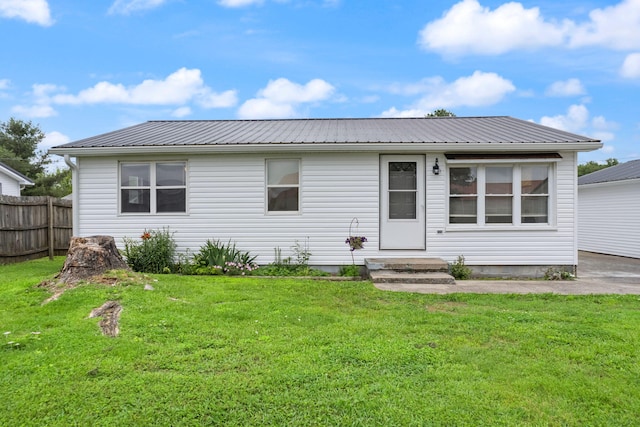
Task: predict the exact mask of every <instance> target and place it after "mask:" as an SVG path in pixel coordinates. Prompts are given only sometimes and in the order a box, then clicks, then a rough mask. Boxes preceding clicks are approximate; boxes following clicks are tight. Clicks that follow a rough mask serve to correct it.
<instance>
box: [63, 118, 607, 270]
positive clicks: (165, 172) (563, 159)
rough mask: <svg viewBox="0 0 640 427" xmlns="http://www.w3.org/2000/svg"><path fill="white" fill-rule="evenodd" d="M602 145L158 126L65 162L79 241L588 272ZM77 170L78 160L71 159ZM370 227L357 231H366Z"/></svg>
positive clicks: (337, 122) (338, 126)
mask: <svg viewBox="0 0 640 427" xmlns="http://www.w3.org/2000/svg"><path fill="white" fill-rule="evenodd" d="M600 147H601V144H600V142H599V141H597V140H594V139H591V138H588V137H584V136H579V135H575V134H571V133H567V132H563V131H560V130H556V129H552V128H548V127H545V126H540V125H538V124H535V123H532V122H529V121H523V120H518V119H515V118H511V117H468V118H466V117H446V118H445V117H439V118H401V119H397V118H389V119H386V118H385V119H381V118H377V119H296V120H208V121H150V122H147V123H142V124H139V125H136V126H132V127H129V128H125V129H121V130H117V131H114V132H110V133H107V134H103V135H99V136H95V137H91V138H87V139H83V140H80V141H76V142H72V143H68V144H65V145H61V146H58V147H54V148H53V149H51V153H54V154H58V155H63V156H65V159H66V160H67V162H68V163H69V164H70V165H72V166H71V167H72V169H73V197H74V200H73V204H74V221H73V224H74V225H73V226H74V234H75V235H82V236H86V235H95V234H108V235H112V236H114V237H115V238H116V241H117V242H118V244H120V245H121V244H122V238H123V237H137V236H140V235H141V233H142V232H143V231H144V230H145V229H153V228H162V227H169V229H170V230H171V231H172V232H174V233H175V234H174V238H175V240H176V242H177V244H178V247H179V249H181V250H185V249H187V248H189V249H190V250H191V251H192V252H193V251H197V250H198V249H199V247H200V246H201V245H202V244H204V242H205V241H206V240H207V239H221V240H223V241H227V240H229V239H230V240H232V241H234V242H236V243H237V245H238V247H239V248H241V249H243V250H247V251H250V252H251V253H252V254H254V255H258V262H259V263H263V264H265V263H269V262H272V261H273V256H274V249H275V248H281V249H282V252H283V256H286V255H287V251H288V250H289V248H291V247H292V246H293V245H294V244H295V242H296V241H298V242H300V243H304V242H308V245H309V250H310V252H311V254H312V255H311V260H310V263H311V264H312V265H316V266H327V267H328V266H333V267H335V266H338V265H343V264H349V263H351V254H350V252H349V248H348V246H347V245H346V244H345V239H346V238H347V237H348V235H349V226H350V223H352V220H353V219H354V218H357V223H358V224H359V226H358V227H357V230H353V229H352V231H351V233H352V234H358V235H361V236H365V237H366V238H367V240H368V242H367V243H366V244H365V247H364V249H362V250H358V251H355V256H356V262H357V263H363V262H364V259H365V258H371V257H439V258H442V259H444V260H446V261H453V260H455V259H456V258H457V256H459V255H463V256H464V257H465V259H466V263H467V265H469V266H472V267H474V269H475V270H476V271H477V272H486V273H487V274H495V273H493V272H494V271H504V269H508V270H509V271H511V270H513V271H518V270H522V271H528V272H529V273H530V274H536V273H539V272H540V271H544V270H542V269H545V268H547V267H548V266H563V267H568V268H575V266H576V265H577V262H578V258H577V252H578V247H577V231H576V207H577V197H576V194H577V178H576V175H577V173H576V168H577V153H578V152H579V151H589V150H595V149H598V148H600ZM71 157H75V163H74V162H73V161H72V160H71ZM354 224H355V222H354Z"/></svg>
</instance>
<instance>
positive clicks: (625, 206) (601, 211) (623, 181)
mask: <svg viewBox="0 0 640 427" xmlns="http://www.w3.org/2000/svg"><path fill="white" fill-rule="evenodd" d="M578 248H579V249H580V250H583V251H589V252H598V253H603V254H610V255H620V256H626V257H633V258H640V159H639V160H633V161H630V162H626V163H623V164H620V165H616V166H611V167H608V168H606V169H601V170H599V171H596V172H592V173H590V174H588V175H584V176H581V177H580V178H578Z"/></svg>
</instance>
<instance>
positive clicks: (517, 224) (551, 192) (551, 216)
mask: <svg viewBox="0 0 640 427" xmlns="http://www.w3.org/2000/svg"><path fill="white" fill-rule="evenodd" d="M558 161H559V159H558V160H556V159H545V160H544V161H541V160H540V159H531V160H526V159H518V160H517V161H516V160H513V159H503V160H500V159H487V160H482V159H478V160H449V161H448V162H447V167H448V168H458V167H460V168H464V167H475V168H477V174H478V177H477V179H478V181H477V193H476V197H477V204H476V223H475V224H452V223H449V215H450V211H449V209H450V207H449V204H450V200H451V197H452V195H451V191H450V178H449V176H450V175H449V171H448V170H447V171H446V176H447V181H446V183H447V184H446V186H447V189H446V190H447V192H446V195H447V197H446V214H445V222H446V227H445V228H446V230H447V231H457V230H459V231H468V230H515V229H517V230H524V229H535V230H540V229H545V230H547V229H555V228H556V225H557V224H556V198H557V185H556V182H557V181H556V179H557V178H556V173H557V167H556V163H557V162H558ZM522 166H546V167H547V168H548V180H549V181H548V193H547V197H548V199H547V222H546V223H539V224H536V223H523V222H522V212H521V211H522V206H521V205H522V203H521V202H522V175H521V171H522V169H521V167H522ZM487 167H512V168H513V183H512V184H513V189H512V194H511V196H512V197H513V199H512V202H513V206H512V211H511V219H512V222H511V223H492V224H488V223H486V222H485V206H486V204H485V200H486V168H487Z"/></svg>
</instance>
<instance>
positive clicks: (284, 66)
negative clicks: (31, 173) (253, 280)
mask: <svg viewBox="0 0 640 427" xmlns="http://www.w3.org/2000/svg"><path fill="white" fill-rule="evenodd" d="M0 37H1V39H2V40H3V44H2V45H3V46H2V49H3V51H2V56H1V59H0V61H1V62H0V64H1V66H0V120H1V121H6V120H8V119H9V118H10V117H15V118H18V119H23V120H31V121H33V122H34V123H36V124H39V125H40V127H41V129H42V130H43V131H44V132H45V133H46V134H47V137H46V139H45V141H44V142H43V144H42V147H43V148H44V149H46V148H47V147H50V146H52V145H59V144H61V143H65V142H69V141H73V140H77V139H81V138H85V137H88V136H93V135H97V134H100V133H104V132H108V131H112V130H116V129H119V128H122V127H125V126H129V125H132V124H136V123H141V122H144V121H147V120H159V119H239V118H247V119H258V118H305V117H311V118H321V117H394V116H398V117H399V116H416V117H420V116H423V115H424V114H426V113H428V112H431V111H433V110H435V109H438V108H445V109H448V110H450V111H453V112H454V113H455V114H456V115H458V116H487V115H508V116H513V117H518V118H521V119H525V120H532V121H534V122H536V123H541V124H544V125H548V126H553V127H557V128H561V129H564V130H567V131H570V132H575V133H578V134H582V135H587V136H590V137H595V138H599V139H601V140H602V141H603V143H604V148H603V149H602V150H599V151H597V152H592V153H584V154H581V156H580V160H581V161H582V162H584V161H588V160H596V161H603V160H605V159H607V158H610V157H615V158H617V159H618V160H620V161H621V162H625V161H628V160H633V159H637V158H640V0H623V1H619V2H615V1H589V0H585V1H573V0H565V1H562V2H558V1H556V0H538V1H521V2H506V1H493V0H461V1H458V2H455V1H449V2H445V1H433V0H432V1H426V0H422V1H413V0H404V1H391V0H375V1H374V0H369V1H364V0H358V1H352V0H199V1H187V0H108V1H107V0H105V1H77V0H76V1H72V0H60V1H57V0H48V1H47V0H0Z"/></svg>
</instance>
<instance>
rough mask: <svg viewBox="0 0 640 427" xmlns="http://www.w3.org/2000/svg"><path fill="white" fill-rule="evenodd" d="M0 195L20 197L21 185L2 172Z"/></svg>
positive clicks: (0, 172) (0, 176) (0, 174)
mask: <svg viewBox="0 0 640 427" xmlns="http://www.w3.org/2000/svg"><path fill="white" fill-rule="evenodd" d="M0 194H4V195H5V196H14V197H20V183H19V182H18V181H16V180H15V179H13V178H11V177H10V176H8V175H6V174H4V173H2V171H0Z"/></svg>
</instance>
